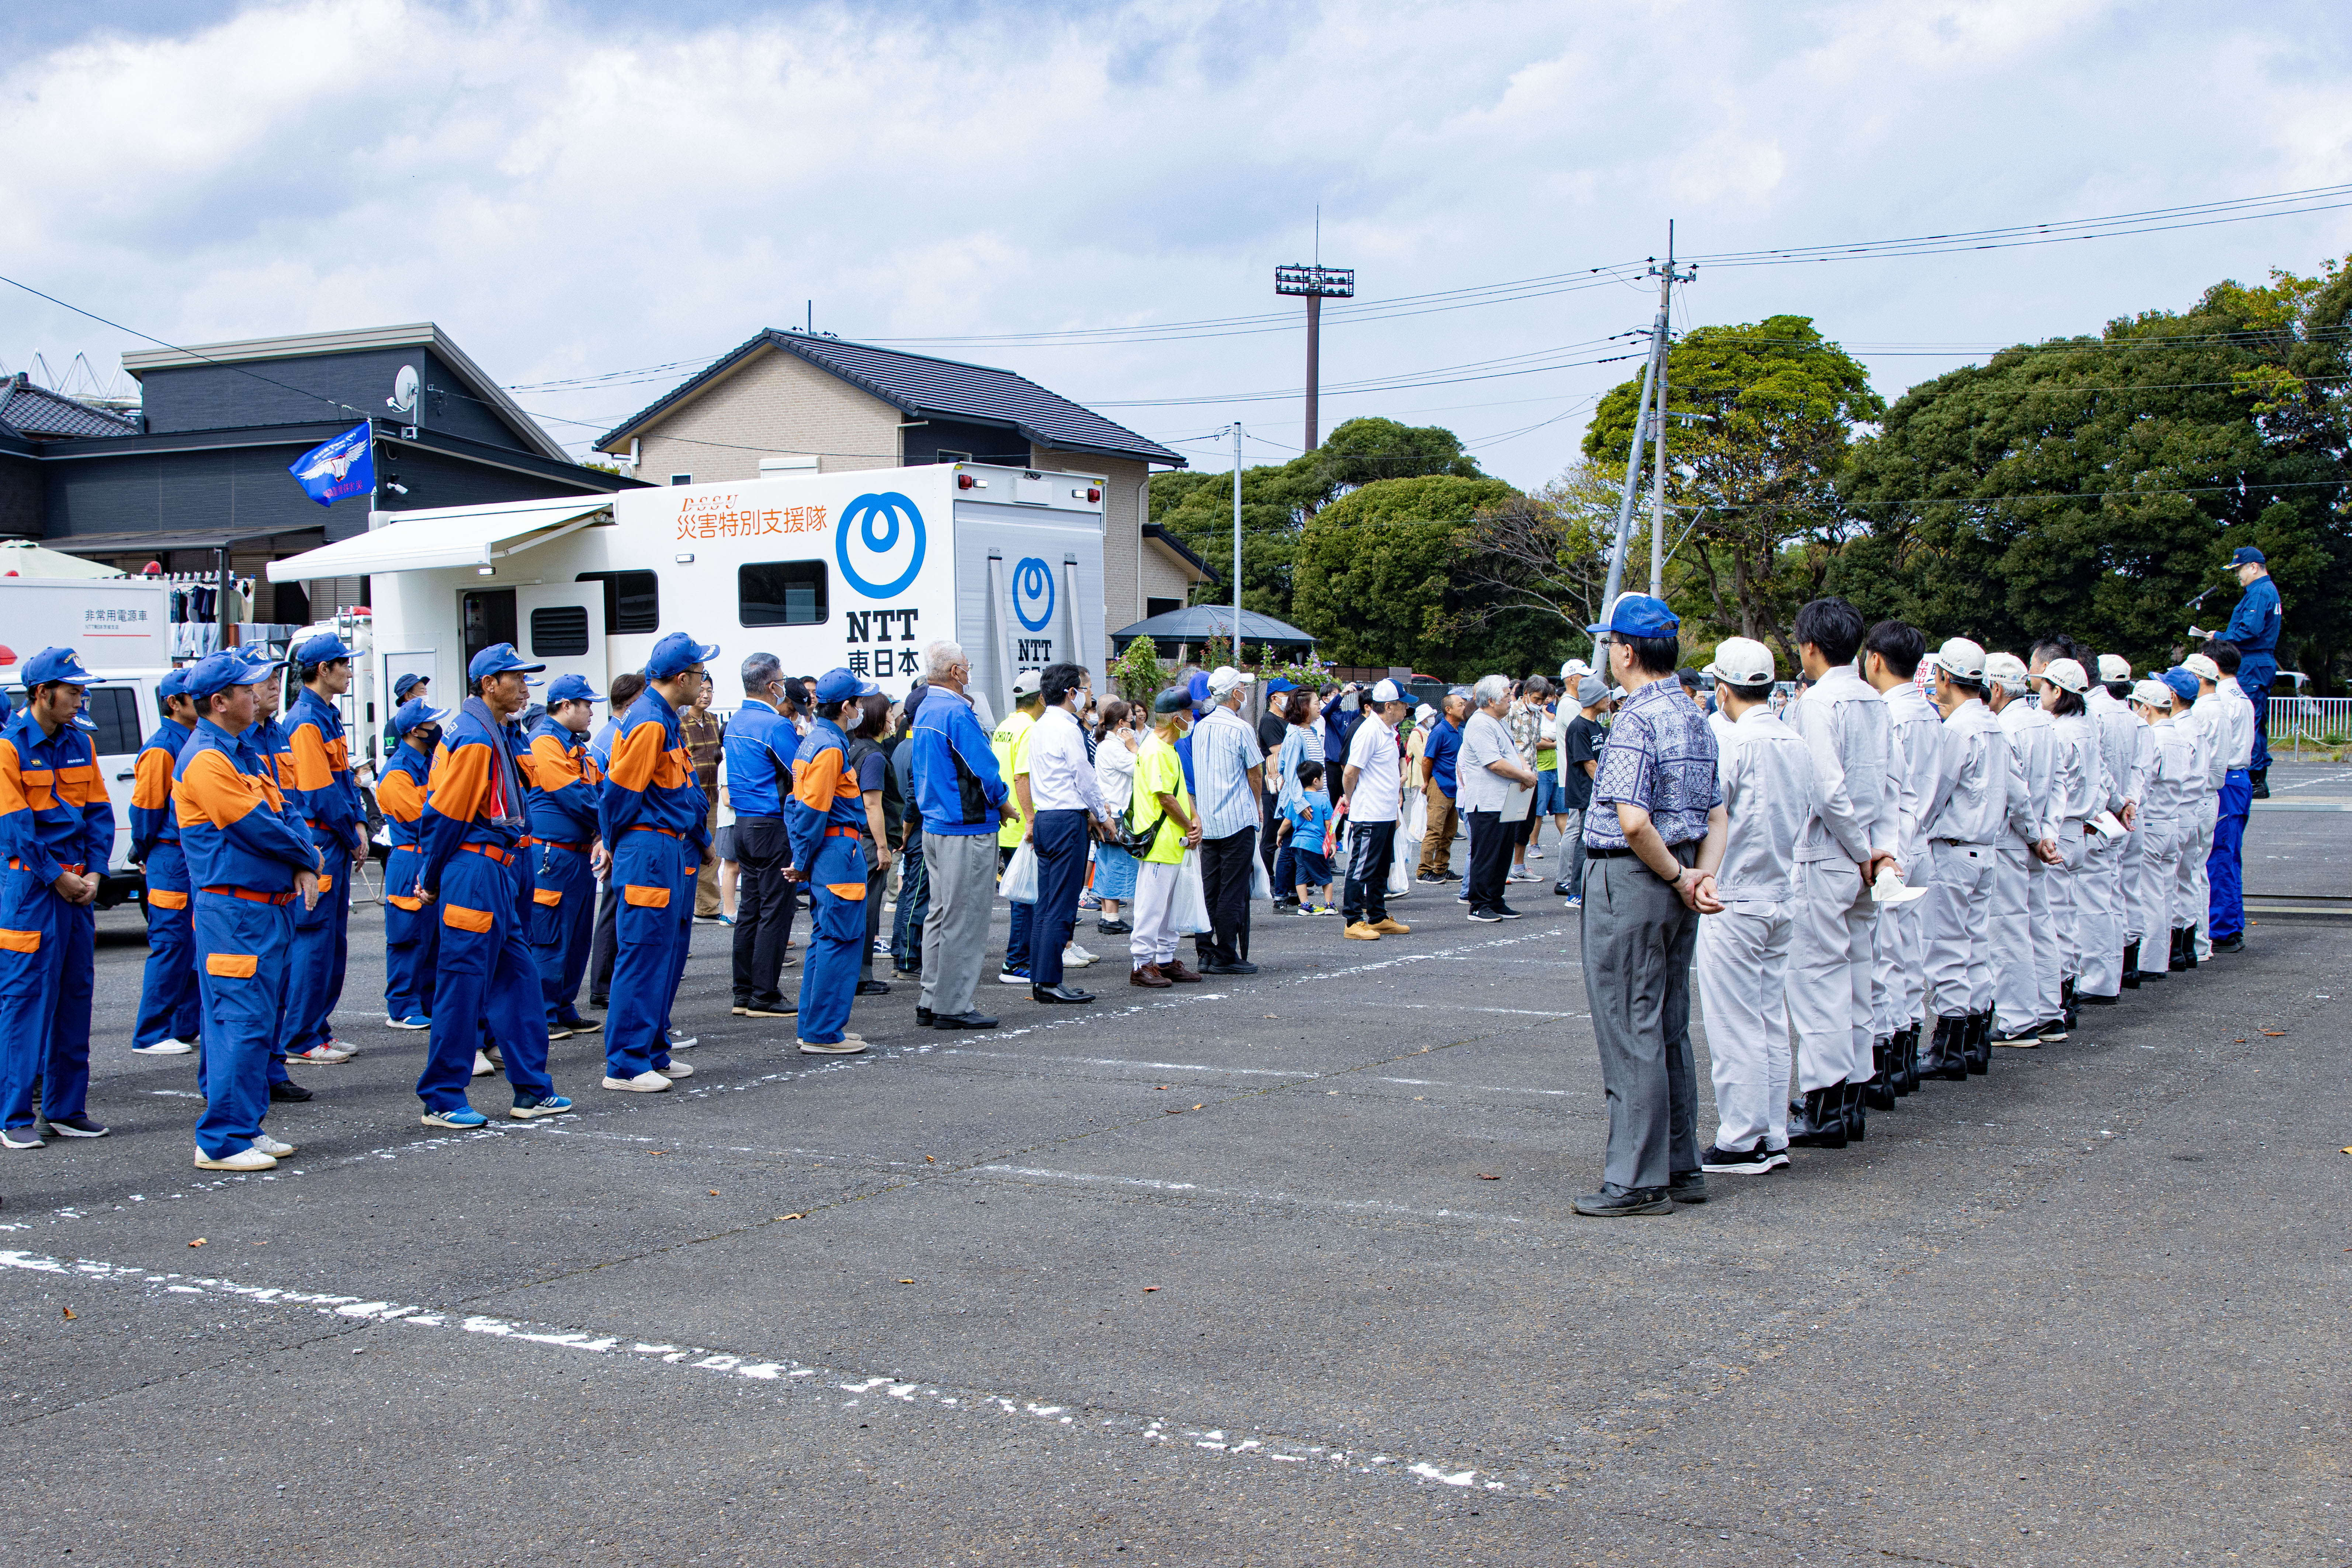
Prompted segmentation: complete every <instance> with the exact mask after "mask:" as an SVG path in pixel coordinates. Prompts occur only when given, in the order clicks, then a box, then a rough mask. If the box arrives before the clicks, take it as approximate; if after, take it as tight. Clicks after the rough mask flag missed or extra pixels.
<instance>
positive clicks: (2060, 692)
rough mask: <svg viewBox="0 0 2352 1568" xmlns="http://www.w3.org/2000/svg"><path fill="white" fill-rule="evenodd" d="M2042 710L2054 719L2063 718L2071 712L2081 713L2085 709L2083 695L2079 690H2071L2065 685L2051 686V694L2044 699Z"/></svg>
mask: <svg viewBox="0 0 2352 1568" xmlns="http://www.w3.org/2000/svg"><path fill="white" fill-rule="evenodd" d="M2042 711H2043V712H2044V713H2047V714H2049V715H2050V716H2051V717H2052V718H2053V719H2063V718H2064V717H2066V715H2068V714H2069V713H2080V712H2082V711H2083V699H2082V695H2081V694H2080V693H2079V692H2074V691H2069V690H2067V689H2065V688H2064V687H2063V686H2056V685H2053V686H2052V687H2051V688H2050V695H2049V696H2047V697H2045V698H2043V699H2042Z"/></svg>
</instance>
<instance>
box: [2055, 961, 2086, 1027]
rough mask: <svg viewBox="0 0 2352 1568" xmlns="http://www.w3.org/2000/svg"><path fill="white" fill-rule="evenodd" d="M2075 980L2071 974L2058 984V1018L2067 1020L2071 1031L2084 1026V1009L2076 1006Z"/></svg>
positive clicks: (2067, 1025)
mask: <svg viewBox="0 0 2352 1568" xmlns="http://www.w3.org/2000/svg"><path fill="white" fill-rule="evenodd" d="M2074 980H2075V977H2074V975H2071V974H2070V975H2068V976H2067V977H2066V978H2065V979H2063V980H2061V981H2060V982H2059V983H2058V1016H2060V1017H2062V1018H2063V1019H2065V1020H2066V1027H2067V1028H2068V1029H2069V1030H2070V1031H2071V1030H2074V1029H2079V1028H2081V1027H2082V1026H2083V1013H2082V1009H2081V1008H2079V1007H2077V1006H2075V1005H2074Z"/></svg>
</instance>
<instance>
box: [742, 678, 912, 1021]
mask: <svg viewBox="0 0 2352 1568" xmlns="http://www.w3.org/2000/svg"><path fill="white" fill-rule="evenodd" d="M783 668H784V667H783V665H782V662H781V661H779V660H778V659H777V658H776V656H775V655H774V654H772V653H754V654H752V655H751V656H750V657H749V658H746V659H744V660H743V665H742V669H741V672H740V673H741V675H742V679H743V706H742V707H740V708H739V709H737V710H735V721H734V722H733V723H731V724H730V725H728V726H727V739H726V741H725V742H724V749H725V752H726V757H727V793H728V796H729V798H730V800H732V801H733V803H734V806H735V858H736V863H737V864H738V865H739V866H740V867H741V868H742V874H741V881H740V891H739V892H738V893H737V894H736V897H735V952H734V960H735V964H734V967H735V973H734V981H735V986H734V994H735V1005H734V1013H735V1016H737V1017H748V1018H784V1017H789V1016H792V1014H793V1011H794V1007H795V1005H794V1003H793V1001H792V1000H791V998H789V997H787V996H786V995H784V994H783V990H782V986H781V985H780V984H778V976H780V975H781V974H782V972H783V963H784V943H785V942H787V941H789V940H790V939H791V937H792V934H793V905H794V901H795V900H793V888H792V882H791V880H790V879H788V878H787V877H786V876H785V875H784V873H785V871H786V870H787V869H789V868H790V867H791V865H792V858H793V856H792V840H791V839H790V838H789V837H786V835H785V830H784V797H785V796H786V795H790V794H791V793H792V787H793V763H792V759H793V753H795V752H798V751H799V750H800V737H799V736H798V735H797V734H795V733H794V732H793V722H792V721H791V720H790V719H789V718H787V717H785V712H786V710H788V709H790V708H791V707H792V706H793V703H792V700H791V699H790V698H789V697H786V696H785V695H784V686H785V681H784V676H783ZM902 901H904V900H902Z"/></svg>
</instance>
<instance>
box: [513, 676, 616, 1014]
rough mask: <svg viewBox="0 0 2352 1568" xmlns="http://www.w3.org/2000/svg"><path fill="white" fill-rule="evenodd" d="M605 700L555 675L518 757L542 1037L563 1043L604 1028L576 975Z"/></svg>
mask: <svg viewBox="0 0 2352 1568" xmlns="http://www.w3.org/2000/svg"><path fill="white" fill-rule="evenodd" d="M603 700H604V699H603V698H602V697H599V696H598V695H597V694H596V690H595V689H594V688H593V687H592V686H590V685H589V684H588V680H587V678H586V677H585V676H579V675H560V676H557V677H556V678H555V680H554V682H553V683H552V684H551V685H550V686H549V687H548V689H547V714H546V717H544V718H542V719H541V720H540V721H539V722H538V723H537V724H536V725H534V726H532V728H531V731H530V750H529V751H527V752H523V753H522V756H521V762H522V771H523V777H524V779H525V780H526V781H527V782H528V783H529V785H530V788H529V789H528V790H527V791H526V792H525V793H526V794H528V795H529V796H530V837H528V838H525V839H524V840H523V844H524V846H525V847H527V848H529V849H530V855H531V894H530V897H531V906H532V907H531V912H530V948H531V954H532V957H533V959H534V961H535V962H536V963H538V964H539V983H540V989H541V994H542V996H543V998H544V1000H545V1003H546V1006H547V1037H548V1038H549V1039H551V1040H563V1039H569V1038H571V1037H572V1036H573V1035H584V1034H590V1033H593V1031H595V1030H597V1029H601V1028H603V1027H604V1026H603V1025H602V1024H600V1023H597V1022H595V1021H594V1020H593V1019H589V1018H583V1017H582V1016H580V1007H579V1004H578V1000H577V999H578V997H579V995H580V977H581V975H582V974H583V973H586V972H587V968H588V941H589V937H590V935H591V934H592V933H593V931H595V929H596V877H597V874H598V873H599V872H601V871H603V870H604V865H605V860H606V853H605V848H604V841H603V840H602V839H600V838H599V837H597V836H596V791H597V786H598V785H599V784H603V783H604V771H603V770H602V769H600V768H599V767H597V765H596V762H595V759H594V758H593V757H591V756H590V755H589V754H588V743H587V740H586V736H587V734H588V731H589V728H590V727H591V726H592V725H593V723H594V722H595V720H596V704H597V703H599V702H602V701H603Z"/></svg>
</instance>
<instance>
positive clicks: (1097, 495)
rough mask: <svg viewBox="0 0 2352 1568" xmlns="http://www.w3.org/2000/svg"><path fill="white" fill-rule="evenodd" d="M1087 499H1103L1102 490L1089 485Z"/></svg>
mask: <svg viewBox="0 0 2352 1568" xmlns="http://www.w3.org/2000/svg"><path fill="white" fill-rule="evenodd" d="M1087 500H1089V501H1098V500H1102V491H1101V490H1100V489H1097V488H1096V487H1094V486H1092V485H1089V486H1087Z"/></svg>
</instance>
